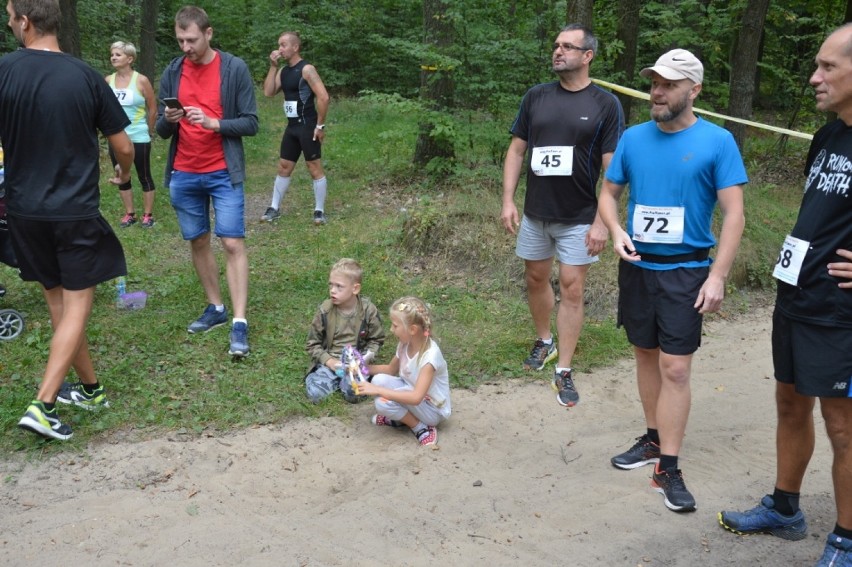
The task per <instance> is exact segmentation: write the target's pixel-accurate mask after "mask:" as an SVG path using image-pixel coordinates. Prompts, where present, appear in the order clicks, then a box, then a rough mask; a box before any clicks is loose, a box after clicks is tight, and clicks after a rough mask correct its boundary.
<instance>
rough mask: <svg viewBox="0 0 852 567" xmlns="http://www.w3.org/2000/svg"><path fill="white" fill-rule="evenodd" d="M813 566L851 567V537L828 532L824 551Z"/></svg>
mask: <svg viewBox="0 0 852 567" xmlns="http://www.w3.org/2000/svg"><path fill="white" fill-rule="evenodd" d="M814 567H852V539H848V538H845V537H840V536H839V535H837V534H835V533H830V534H828V541H826V542H825V551H823V552H822V557H820V558H819V561H818V562H817V564H816V565H814Z"/></svg>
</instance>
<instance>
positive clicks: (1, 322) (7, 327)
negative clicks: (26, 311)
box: [0, 309, 24, 341]
mask: <svg viewBox="0 0 852 567" xmlns="http://www.w3.org/2000/svg"><path fill="white" fill-rule="evenodd" d="M23 332H24V316H23V315H21V314H20V313H18V312H17V311H15V310H14V309H0V341H11V340H12V339H14V338H17V337H18V335H20V334H21V333H23Z"/></svg>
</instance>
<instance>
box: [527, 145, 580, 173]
mask: <svg viewBox="0 0 852 567" xmlns="http://www.w3.org/2000/svg"><path fill="white" fill-rule="evenodd" d="M530 166H531V169H532V172H533V173H534V174H536V175H540V176H546V175H563V176H566V175H571V174H572V173H573V172H574V146H541V147H539V148H533V152H532V158H531V162H530Z"/></svg>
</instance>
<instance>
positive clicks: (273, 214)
mask: <svg viewBox="0 0 852 567" xmlns="http://www.w3.org/2000/svg"><path fill="white" fill-rule="evenodd" d="M279 218H281V212H280V211H279V210H278V209H273V208H272V207H269V208H268V209H266V212H265V213H263V215H262V216H261V217H260V220H262V221H264V222H272V221H274V220H278V219H279Z"/></svg>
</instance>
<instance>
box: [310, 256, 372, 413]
mask: <svg viewBox="0 0 852 567" xmlns="http://www.w3.org/2000/svg"><path fill="white" fill-rule="evenodd" d="M362 273H363V270H362V269H361V266H360V265H359V264H358V262H356V261H355V260H353V259H351V258H342V259H340V260H338V261H337V262H336V263H335V264H334V266H332V267H331V273H330V274H329V276H328V293H329V296H330V298H329V299H326V300H325V301H323V302H322V304H320V306H319V308H318V309H317V312H316V315H314V319H313V321H312V322H311V327H310V330H309V331H308V343H307V351H308V354H310V355H311V365H310V368H309V370H308V375H307V376H306V377H305V388H306V390H307V394H308V399H309V400H310V401H312V402H313V403H318V402H319V401H321V400H323V399H325V398H327V397H328V396H330V395H331V394H332V393H333V392H334V391H335V390H340V391H341V392H342V393H343V398H344V399H345V400H346V401H347V402H350V403H355V402H357V401H358V399H359V398H358V396H357V395H356V394H355V392H354V391H353V390H352V384H351V383H350V382H349V380H348V378H342V372H340V373H338V372H339V371H340V370H342V369H343V365H342V362H341V360H340V356H341V353H342V352H343V347H345V346H346V345H352V346H354V347H355V348H356V349H357V350H358V351H359V352H360V353H361V354H362V356H363V357H364V360H365V361H366V362H368V363H369V362H370V361H371V360H372V359H373V358H374V357H375V356H376V353H377V352H378V351H379V348H380V347H381V346H382V345H383V344H384V342H385V330H384V327H383V326H382V319H381V317H380V316H379V311H378V309H376V306H375V305H373V303H372V302H371V301H370V300H369V299H367V298H366V297H361V295H360V293H361V276H362Z"/></svg>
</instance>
